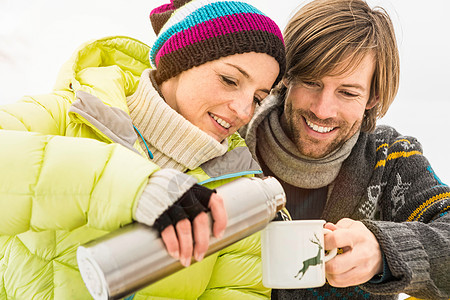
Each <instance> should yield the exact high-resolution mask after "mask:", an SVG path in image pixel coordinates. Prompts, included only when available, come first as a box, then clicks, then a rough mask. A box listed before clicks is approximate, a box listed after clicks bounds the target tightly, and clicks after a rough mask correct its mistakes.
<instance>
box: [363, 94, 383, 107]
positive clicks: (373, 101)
mask: <svg viewBox="0 0 450 300" xmlns="http://www.w3.org/2000/svg"><path fill="white" fill-rule="evenodd" d="M378 102H380V97H378V95H375V96H374V97H372V99H370V100H369V101H368V102H367V104H366V110H369V109H372V108H374V106H375V105H377V104H378Z"/></svg>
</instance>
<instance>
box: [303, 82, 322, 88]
mask: <svg viewBox="0 0 450 300" xmlns="http://www.w3.org/2000/svg"><path fill="white" fill-rule="evenodd" d="M303 84H304V85H306V86H310V87H316V86H319V84H318V83H317V82H314V81H303Z"/></svg>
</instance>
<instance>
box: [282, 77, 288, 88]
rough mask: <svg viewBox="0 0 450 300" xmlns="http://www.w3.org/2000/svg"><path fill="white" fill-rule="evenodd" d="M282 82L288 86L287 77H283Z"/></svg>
mask: <svg viewBox="0 0 450 300" xmlns="http://www.w3.org/2000/svg"><path fill="white" fill-rule="evenodd" d="M281 83H283V85H284V86H285V87H286V88H287V87H288V85H289V83H288V80H287V78H286V77H283V79H281Z"/></svg>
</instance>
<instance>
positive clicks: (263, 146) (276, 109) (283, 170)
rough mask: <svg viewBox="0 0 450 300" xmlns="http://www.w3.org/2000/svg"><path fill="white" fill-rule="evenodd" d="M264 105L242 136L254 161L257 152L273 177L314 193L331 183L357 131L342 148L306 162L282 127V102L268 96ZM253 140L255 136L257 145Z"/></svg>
mask: <svg viewBox="0 0 450 300" xmlns="http://www.w3.org/2000/svg"><path fill="white" fill-rule="evenodd" d="M263 103H264V105H262V106H261V107H260V109H259V110H258V111H257V112H256V113H255V116H254V117H253V119H252V122H251V123H250V124H249V126H248V127H247V133H246V136H245V139H246V141H247V144H248V146H249V148H250V151H252V154H253V155H254V157H256V151H257V152H258V154H259V155H260V158H261V159H262V160H263V161H264V164H266V165H267V167H269V169H270V170H271V171H272V172H273V173H274V174H276V176H278V177H279V178H280V179H282V180H284V181H285V182H287V183H289V184H291V185H294V186H297V187H301V188H305V189H316V188H320V187H323V186H327V185H329V184H330V183H331V182H333V180H334V179H335V178H336V176H337V175H338V173H339V170H340V168H341V165H342V162H343V161H344V160H345V159H346V158H347V157H348V156H349V155H350V152H351V150H352V148H353V146H354V145H355V144H356V141H357V140H358V136H359V131H358V132H357V133H356V134H355V135H353V136H352V137H351V138H350V139H349V140H348V141H346V142H345V143H344V144H343V145H342V147H340V148H339V149H336V150H335V151H333V152H332V153H330V154H328V155H327V156H325V157H323V158H318V159H313V158H309V157H306V156H304V155H302V154H301V153H300V152H299V151H298V149H297V147H296V146H295V144H294V143H293V142H292V141H291V139H290V138H289V137H288V136H287V135H286V133H285V132H284V131H283V129H282V127H281V124H280V116H281V113H282V112H283V104H284V101H283V99H279V97H277V96H276V95H270V96H268V97H267V98H266V99H265V101H264V102H263ZM256 136H258V140H257V143H256ZM256 147H257V150H256Z"/></svg>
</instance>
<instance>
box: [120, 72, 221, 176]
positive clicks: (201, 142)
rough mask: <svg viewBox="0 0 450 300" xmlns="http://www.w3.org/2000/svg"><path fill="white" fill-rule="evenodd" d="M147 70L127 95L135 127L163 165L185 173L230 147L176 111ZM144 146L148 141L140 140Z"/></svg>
mask: <svg viewBox="0 0 450 300" xmlns="http://www.w3.org/2000/svg"><path fill="white" fill-rule="evenodd" d="M150 72H151V70H150V69H147V70H145V71H144V72H143V73H142V75H141V80H140V82H139V86H138V88H137V90H136V92H135V93H134V94H133V95H131V96H129V97H128V98H127V103H128V107H129V109H130V116H131V119H132V120H133V124H134V126H136V128H137V129H138V130H139V132H140V133H141V134H142V135H143V137H144V139H145V141H146V143H147V146H148V147H149V149H150V151H151V152H152V154H153V156H154V158H153V160H152V161H153V162H154V163H156V164H157V165H159V166H160V167H161V168H172V169H176V170H179V171H181V172H184V171H186V170H193V169H195V168H197V167H198V166H200V165H201V164H203V163H204V162H207V161H208V160H211V159H213V158H215V157H218V156H221V155H223V154H225V153H226V152H227V150H228V143H227V140H224V141H223V142H222V143H219V142H218V141H217V140H215V139H214V138H213V137H211V136H210V135H208V134H207V133H205V132H203V131H202V130H200V129H199V128H198V127H197V126H195V125H193V124H192V123H191V122H189V121H188V120H186V119H185V118H184V117H183V116H182V115H180V114H179V113H177V112H176V111H175V110H173V109H172V108H171V107H170V106H169V105H168V104H167V103H166V102H165V101H164V99H163V98H162V97H161V96H160V95H159V93H158V91H157V89H156V88H155V87H153V85H152V82H151V81H150ZM140 142H141V146H142V147H143V149H145V144H144V142H143V141H142V139H140Z"/></svg>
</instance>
